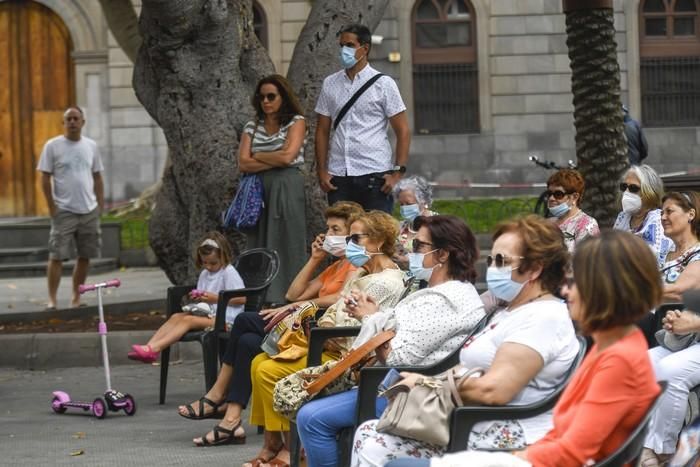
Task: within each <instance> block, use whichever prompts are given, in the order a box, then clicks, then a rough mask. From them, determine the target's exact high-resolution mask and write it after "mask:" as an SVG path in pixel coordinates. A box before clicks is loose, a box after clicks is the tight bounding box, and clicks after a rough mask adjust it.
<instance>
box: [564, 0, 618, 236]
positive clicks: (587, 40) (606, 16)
mask: <svg viewBox="0 0 700 467" xmlns="http://www.w3.org/2000/svg"><path fill="white" fill-rule="evenodd" d="M564 11H565V12H566V34H567V40H566V44H567V46H568V47H569V58H570V60H571V72H572V77H571V86H572V92H573V95H574V125H575V127H576V157H577V159H578V168H579V170H580V171H581V173H582V175H583V177H584V179H585V181H586V192H585V194H584V200H583V206H582V208H583V210H584V211H586V212H587V213H588V214H590V215H591V216H593V217H595V218H596V219H597V221H598V223H599V224H600V226H601V227H610V226H612V224H613V222H614V220H615V216H616V215H617V213H618V212H619V206H618V203H617V184H618V182H619V180H620V177H621V176H622V173H623V172H624V170H625V168H626V167H627V165H628V164H627V142H626V140H625V136H624V125H623V121H622V102H621V101H620V67H619V65H618V63H617V45H616V43H615V27H614V24H613V10H612V0H589V1H586V0H583V1H582V0H568V1H567V0H564Z"/></svg>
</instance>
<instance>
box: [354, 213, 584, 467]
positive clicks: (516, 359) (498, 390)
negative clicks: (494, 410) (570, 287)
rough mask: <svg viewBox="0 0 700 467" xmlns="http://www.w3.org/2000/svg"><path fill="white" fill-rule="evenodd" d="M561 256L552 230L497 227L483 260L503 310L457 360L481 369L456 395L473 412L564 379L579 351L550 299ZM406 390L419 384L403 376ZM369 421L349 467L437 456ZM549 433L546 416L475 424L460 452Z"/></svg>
mask: <svg viewBox="0 0 700 467" xmlns="http://www.w3.org/2000/svg"><path fill="white" fill-rule="evenodd" d="M568 262H569V253H568V251H567V250H566V246H565V245H564V240H563V238H562V234H561V232H560V231H559V229H558V228H557V227H556V226H554V225H553V224H552V223H551V222H549V221H548V220H546V219H543V218H542V217H540V216H536V215H530V216H527V217H524V218H522V219H518V220H514V221H509V222H505V223H503V224H501V225H500V226H499V227H498V228H497V230H496V233H495V234H494V236H493V247H492V248H491V255H489V257H488V258H487V261H486V263H487V265H488V269H487V273H486V281H487V283H488V287H489V290H490V291H491V293H492V294H493V295H494V296H495V297H497V298H498V299H500V300H503V301H505V302H507V303H508V305H507V306H506V307H505V308H502V309H500V310H498V311H496V314H495V315H494V316H493V318H491V321H490V322H489V325H488V326H486V328H485V329H484V330H483V331H481V332H480V333H478V334H476V335H475V336H473V337H472V338H471V339H469V340H468V341H467V342H466V343H465V345H464V347H463V348H462V350H461V353H460V363H461V365H462V366H464V367H465V368H483V369H484V370H485V372H484V374H483V376H481V377H479V378H467V379H466V380H464V382H463V383H462V384H461V386H460V388H459V392H460V395H461V396H462V400H464V401H465V403H466V404H470V405H471V404H473V405H526V404H530V403H534V402H536V401H539V400H542V399H544V398H546V397H547V396H549V395H550V394H551V393H552V392H554V391H555V390H556V389H557V388H558V387H559V386H560V385H561V384H562V383H563V381H564V379H565V378H566V374H567V372H568V371H569V368H570V367H571V364H572V363H573V361H574V359H575V358H576V355H577V352H578V349H579V344H578V341H577V339H576V334H575V332H574V327H573V324H572V322H571V318H570V317H569V312H568V310H567V308H566V305H565V304H564V303H563V302H562V301H561V300H560V299H558V298H557V297H555V296H554V293H555V292H556V291H557V289H559V287H560V285H561V284H562V283H563V280H564V273H565V270H566V267H567V264H568ZM402 376H404V378H405V379H404V380H403V381H404V382H405V383H406V384H408V385H409V386H411V385H414V384H415V382H416V381H417V380H418V379H419V378H422V377H423V376H422V375H420V374H418V373H403V374H402ZM376 425H377V420H371V421H368V422H366V423H363V424H362V425H360V426H359V427H358V429H357V431H356V432H355V440H354V442H353V452H352V459H353V460H352V463H351V465H352V466H353V467H357V466H381V465H384V464H385V463H387V462H388V461H390V460H392V459H398V458H404V457H411V458H415V459H421V458H422V459H429V458H432V457H436V456H439V455H441V454H442V453H443V452H444V448H440V447H439V446H435V445H431V444H427V443H425V442H422V441H418V440H414V439H409V438H403V437H400V436H395V435H390V434H387V433H379V432H377V431H376ZM551 427H552V413H551V411H550V412H547V413H544V414H541V415H538V416H536V417H532V418H529V419H526V420H519V421H516V420H509V421H493V422H481V423H478V424H477V425H476V426H475V427H474V432H472V433H471V435H470V437H469V446H465V448H468V449H489V448H499V449H518V448H523V447H525V446H526V445H529V444H532V443H534V442H535V441H537V440H538V439H540V438H541V437H542V436H544V434H545V433H546V432H547V431H548V430H549V429H550V428H551Z"/></svg>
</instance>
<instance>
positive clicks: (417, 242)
mask: <svg viewBox="0 0 700 467" xmlns="http://www.w3.org/2000/svg"><path fill="white" fill-rule="evenodd" d="M423 245H425V246H433V244H432V243H430V242H421V241H420V240H418V239H417V238H414V239H413V242H411V246H412V247H413V252H414V253H417V252H418V250H420V248H421V247H422V246H423Z"/></svg>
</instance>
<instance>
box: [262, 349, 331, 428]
mask: <svg viewBox="0 0 700 467" xmlns="http://www.w3.org/2000/svg"><path fill="white" fill-rule="evenodd" d="M335 359H337V357H336V356H334V355H332V354H328V353H326V352H323V355H322V357H321V361H322V362H323V363H325V362H327V361H328V360H335ZM304 368H306V357H302V358H300V359H299V360H295V361H293V362H278V361H276V360H273V359H271V358H270V357H268V356H267V354H266V353H265V352H263V353H261V354H258V356H257V357H255V358H254V359H253V363H252V364H251V367H250V379H251V381H252V383H253V396H252V400H251V404H250V424H251V425H259V426H264V427H265V430H267V431H289V419H287V418H285V417H284V416H282V415H280V414H278V413H277V412H275V410H274V409H273V408H272V393H273V391H274V389H275V384H276V383H277V381H279V380H281V379H282V378H284V377H285V376H289V375H291V374H292V373H295V372H297V371H299V370H303V369H304Z"/></svg>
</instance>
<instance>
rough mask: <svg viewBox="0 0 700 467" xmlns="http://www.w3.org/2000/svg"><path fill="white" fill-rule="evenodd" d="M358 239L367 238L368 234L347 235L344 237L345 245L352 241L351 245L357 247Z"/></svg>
mask: <svg viewBox="0 0 700 467" xmlns="http://www.w3.org/2000/svg"><path fill="white" fill-rule="evenodd" d="M360 237H369V234H366V233H356V234H352V235H348V236H347V237H345V243H350V240H352V243H354V244H355V245H359V243H360Z"/></svg>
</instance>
